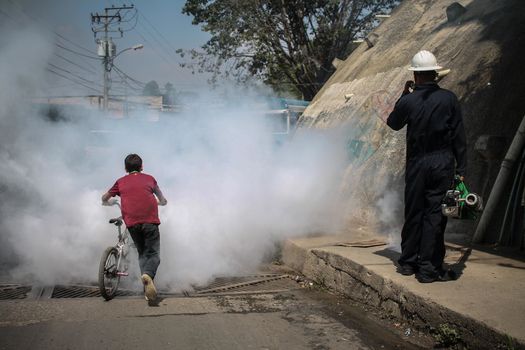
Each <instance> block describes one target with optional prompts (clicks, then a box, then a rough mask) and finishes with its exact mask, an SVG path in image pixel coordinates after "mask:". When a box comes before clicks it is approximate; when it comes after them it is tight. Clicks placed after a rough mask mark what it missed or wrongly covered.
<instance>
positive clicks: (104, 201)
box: [102, 192, 113, 204]
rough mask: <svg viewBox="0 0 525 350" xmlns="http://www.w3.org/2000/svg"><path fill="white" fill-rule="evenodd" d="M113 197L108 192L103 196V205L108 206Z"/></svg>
mask: <svg viewBox="0 0 525 350" xmlns="http://www.w3.org/2000/svg"><path fill="white" fill-rule="evenodd" d="M111 197H113V196H112V195H111V194H110V193H109V192H106V193H104V194H103V195H102V204H106V203H107V202H108V200H109V199H110V198H111Z"/></svg>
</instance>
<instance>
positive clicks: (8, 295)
mask: <svg viewBox="0 0 525 350" xmlns="http://www.w3.org/2000/svg"><path fill="white" fill-rule="evenodd" d="M30 291H31V287H29V286H21V285H16V284H7V285H2V286H0V300H16V299H25V298H27V294H28V293H29V292H30Z"/></svg>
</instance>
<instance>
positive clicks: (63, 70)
mask: <svg viewBox="0 0 525 350" xmlns="http://www.w3.org/2000/svg"><path fill="white" fill-rule="evenodd" d="M48 65H49V66H51V67H53V68H54V69H58V70H60V71H62V72H64V73H68V74H71V75H72V76H74V77H75V78H77V79H80V80H83V81H85V82H86V83H90V84H95V85H98V86H102V85H100V84H99V83H97V82H94V81H92V80H87V79H85V78H83V77H81V76H80V75H76V74H75V73H73V72H71V71H69V70H67V69H64V68H61V67H58V66H56V65H54V64H53V63H48Z"/></svg>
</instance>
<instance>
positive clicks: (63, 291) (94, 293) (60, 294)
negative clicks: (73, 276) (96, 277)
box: [51, 286, 141, 299]
mask: <svg viewBox="0 0 525 350" xmlns="http://www.w3.org/2000/svg"><path fill="white" fill-rule="evenodd" d="M138 295H141V293H139V292H137V291H131V290H117V294H116V296H117V297H130V296H138ZM96 297H102V296H101V295H100V291H99V289H98V287H90V286H55V288H54V289H53V294H51V298H53V299H61V298H96Z"/></svg>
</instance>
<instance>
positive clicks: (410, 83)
mask: <svg viewBox="0 0 525 350" xmlns="http://www.w3.org/2000/svg"><path fill="white" fill-rule="evenodd" d="M410 89H412V90H413V89H414V81H412V80H408V81H406V82H405V87H404V89H403V95H406V94H409V93H410V92H411V91H410Z"/></svg>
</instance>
